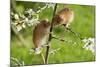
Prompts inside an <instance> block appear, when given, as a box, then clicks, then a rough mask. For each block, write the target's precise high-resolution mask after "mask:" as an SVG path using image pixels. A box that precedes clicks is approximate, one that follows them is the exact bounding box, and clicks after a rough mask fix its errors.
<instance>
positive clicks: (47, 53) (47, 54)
mask: <svg viewBox="0 0 100 67" xmlns="http://www.w3.org/2000/svg"><path fill="white" fill-rule="evenodd" d="M56 9H57V3H56V4H55V7H54V12H53V17H54V15H55V12H56ZM52 22H53V18H52ZM52 22H51V28H50V32H52V29H53V26H52ZM51 39H52V34H49V39H48V42H47V45H48V46H47V49H46V56H45V64H48V56H49V49H50V45H49V44H50V42H51Z"/></svg>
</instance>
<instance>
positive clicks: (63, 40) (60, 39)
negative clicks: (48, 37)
mask: <svg viewBox="0 0 100 67" xmlns="http://www.w3.org/2000/svg"><path fill="white" fill-rule="evenodd" d="M52 38H54V39H57V40H59V41H62V42H66V43H70V41H68V40H65V39H62V38H59V37H56V36H52Z"/></svg>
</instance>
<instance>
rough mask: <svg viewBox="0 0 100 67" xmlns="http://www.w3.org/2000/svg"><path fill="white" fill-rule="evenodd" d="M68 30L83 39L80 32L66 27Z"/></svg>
mask: <svg viewBox="0 0 100 67" xmlns="http://www.w3.org/2000/svg"><path fill="white" fill-rule="evenodd" d="M66 30H69V31H70V32H71V33H73V34H74V35H75V36H77V37H78V38H79V39H80V40H82V39H83V38H82V37H80V34H79V33H77V32H75V31H73V30H72V29H71V28H66Z"/></svg>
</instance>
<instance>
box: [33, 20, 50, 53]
mask: <svg viewBox="0 0 100 67" xmlns="http://www.w3.org/2000/svg"><path fill="white" fill-rule="evenodd" d="M50 26H51V24H50V22H48V21H47V20H42V21H40V23H39V24H37V26H36V27H35V29H34V31H33V43H34V46H35V49H34V50H35V53H36V54H40V53H41V47H42V46H43V45H45V44H46V42H47V40H48V37H49V33H50Z"/></svg>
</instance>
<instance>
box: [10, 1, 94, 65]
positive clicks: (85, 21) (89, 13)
mask: <svg viewBox="0 0 100 67" xmlns="http://www.w3.org/2000/svg"><path fill="white" fill-rule="evenodd" d="M39 6H40V7H42V6H44V3H34V2H23V1H17V2H16V7H15V8H16V10H17V11H18V12H20V13H23V11H25V10H26V9H27V8H34V9H36V10H37V9H38V8H37V7H39ZM64 7H69V8H71V9H72V10H73V11H74V12H75V19H74V21H73V22H72V23H71V26H70V27H71V28H72V29H73V30H74V31H75V32H77V33H80V35H81V37H84V38H85V37H87V38H89V37H92V38H95V6H89V5H75V4H67V5H65V4H58V6H57V11H59V10H60V9H62V8H64ZM11 9H12V8H11ZM52 14H53V9H52V8H47V9H45V10H44V11H43V12H41V13H40V14H39V19H40V20H42V19H45V18H48V19H49V21H51V19H52ZM33 30H34V27H27V28H25V29H23V30H22V31H20V32H19V33H20V34H21V35H22V36H23V37H24V41H25V44H26V45H24V46H23V45H22V43H20V40H19V39H18V38H17V36H15V34H14V33H13V32H12V31H11V46H10V47H11V57H14V58H16V59H18V60H19V62H22V61H24V64H25V65H36V64H43V61H42V58H41V56H40V55H35V54H34V53H33V54H29V50H30V49H31V48H32V47H34V45H33V43H32V33H33ZM53 32H54V34H55V35H56V36H58V37H61V38H63V39H66V40H68V41H72V43H65V42H61V41H59V40H56V39H52V42H51V49H50V50H52V49H53V50H56V49H58V48H60V50H58V51H57V52H56V53H55V54H50V55H49V60H48V63H49V64H54V63H70V62H85V61H86V62H88V61H94V60H95V55H93V53H92V52H91V51H89V50H85V49H83V48H82V47H83V45H84V43H82V41H81V40H80V39H78V38H77V37H76V36H75V35H73V34H72V33H71V32H69V31H67V32H66V31H64V28H63V26H59V27H56V28H54V29H53ZM75 43H76V44H75ZM44 52H45V48H44ZM44 52H43V53H44ZM11 65H13V62H12V61H11Z"/></svg>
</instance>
